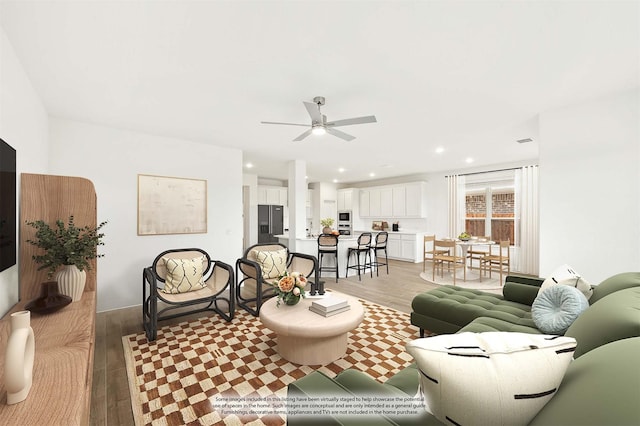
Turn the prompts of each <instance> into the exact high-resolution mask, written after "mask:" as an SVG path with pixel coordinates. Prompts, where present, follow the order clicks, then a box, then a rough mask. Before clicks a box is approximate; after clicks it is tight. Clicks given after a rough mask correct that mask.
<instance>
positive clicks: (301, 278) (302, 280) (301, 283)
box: [296, 275, 307, 288]
mask: <svg viewBox="0 0 640 426" xmlns="http://www.w3.org/2000/svg"><path fill="white" fill-rule="evenodd" d="M296 285H297V286H298V287H300V288H304V286H306V285H307V279H306V278H305V276H304V275H300V276H299V277H298V281H297V282H296Z"/></svg>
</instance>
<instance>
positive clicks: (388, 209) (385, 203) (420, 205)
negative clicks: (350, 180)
mask: <svg viewBox="0 0 640 426" xmlns="http://www.w3.org/2000/svg"><path fill="white" fill-rule="evenodd" d="M426 211H427V209H426V184H425V183H424V182H412V183H406V184H398V185H386V186H379V187H371V188H363V189H361V190H360V217H361V218H368V217H373V218H382V219H395V218H423V217H426Z"/></svg>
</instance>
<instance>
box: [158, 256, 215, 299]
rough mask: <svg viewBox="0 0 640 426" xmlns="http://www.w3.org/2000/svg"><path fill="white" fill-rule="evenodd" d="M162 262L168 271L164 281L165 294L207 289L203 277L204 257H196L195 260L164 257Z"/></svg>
mask: <svg viewBox="0 0 640 426" xmlns="http://www.w3.org/2000/svg"><path fill="white" fill-rule="evenodd" d="M162 261H163V262H164V265H165V268H166V269H167V276H166V277H165V279H164V288H163V289H162V291H163V292H164V293H168V294H179V293H187V292H189V291H195V290H200V289H203V288H205V287H206V284H205V283H204V281H203V277H202V271H203V262H204V257H203V256H198V257H194V258H193V259H175V258H171V257H163V258H162Z"/></svg>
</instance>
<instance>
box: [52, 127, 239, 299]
mask: <svg viewBox="0 0 640 426" xmlns="http://www.w3.org/2000/svg"><path fill="white" fill-rule="evenodd" d="M50 139H51V156H50V173H51V174H59V175H66V176H81V177H85V178H88V179H90V180H91V181H92V182H93V183H94V185H95V188H96V193H97V197H98V221H99V222H100V221H104V220H107V221H108V222H109V223H108V224H107V225H106V226H105V227H104V228H103V231H104V233H105V235H106V237H105V239H104V242H105V246H101V250H100V252H101V253H104V254H105V257H103V258H100V259H98V310H99V311H104V310H111V309H117V308H122V307H126V306H132V305H139V304H141V303H142V278H141V277H142V269H143V267H145V266H149V265H150V264H151V262H152V261H153V259H154V258H155V257H156V256H157V255H158V254H159V253H160V252H162V251H164V250H167V249H171V248H184V247H199V248H202V249H204V250H206V251H207V252H208V253H209V254H210V255H211V257H212V258H213V259H218V260H222V261H225V262H227V263H229V264H231V265H232V266H234V265H235V260H236V259H237V258H238V257H240V256H241V255H242V230H243V226H242V153H241V151H240V150H236V149H228V148H220V147H216V146H211V145H208V144H202V143H194V142H190V141H186V140H179V139H172V138H165V137H159V136H152V135H148V134H142V133H136V132H132V131H126V130H120V129H115V128H109V127H101V126H96V125H91V124H87V123H81V122H75V121H69V120H64V119H56V118H51V119H50ZM138 174H150V175H161V176H172V177H183V178H195V179H206V180H207V192H208V194H207V196H208V197H207V216H208V232H207V233H206V234H185V235H157V236H138V235H137V176H138Z"/></svg>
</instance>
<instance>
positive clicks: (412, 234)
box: [355, 229, 426, 263]
mask: <svg viewBox="0 0 640 426" xmlns="http://www.w3.org/2000/svg"><path fill="white" fill-rule="evenodd" d="M363 232H371V234H372V235H373V239H374V241H375V238H376V234H377V233H378V232H380V231H377V230H376V231H374V230H371V231H359V230H356V231H355V234H356V235H360V234H361V233H363ZM387 232H388V234H389V237H388V239H387V256H388V257H389V259H395V260H402V261H405V262H413V263H419V262H423V261H424V259H423V257H424V236H425V234H426V231H420V230H413V229H401V230H400V231H387Z"/></svg>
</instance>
